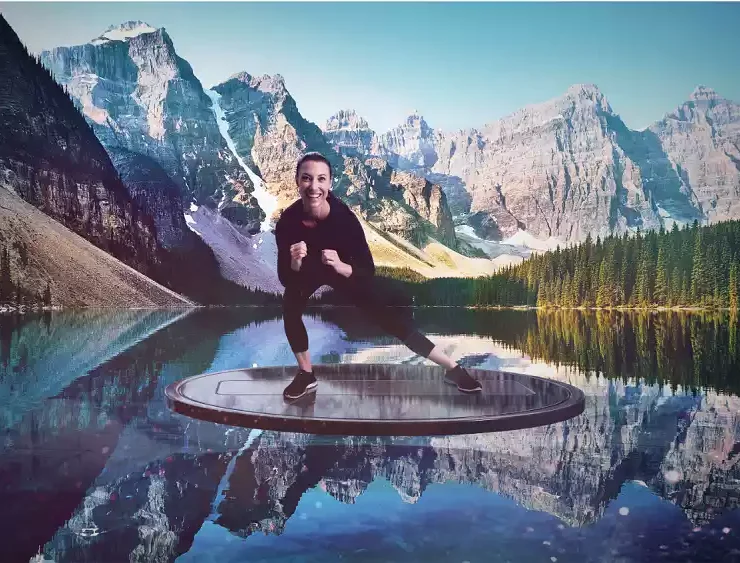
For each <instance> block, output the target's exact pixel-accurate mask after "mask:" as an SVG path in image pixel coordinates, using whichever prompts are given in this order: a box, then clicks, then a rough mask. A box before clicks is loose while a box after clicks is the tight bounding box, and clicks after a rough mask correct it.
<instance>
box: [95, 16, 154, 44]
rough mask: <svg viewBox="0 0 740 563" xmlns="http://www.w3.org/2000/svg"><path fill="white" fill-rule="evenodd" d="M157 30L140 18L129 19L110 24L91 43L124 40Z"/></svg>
mask: <svg viewBox="0 0 740 563" xmlns="http://www.w3.org/2000/svg"><path fill="white" fill-rule="evenodd" d="M156 31H158V30H157V28H156V27H154V26H151V25H149V24H148V23H146V22H143V21H140V20H129V21H126V22H123V23H121V24H118V25H112V26H110V27H109V28H108V29H106V30H105V31H104V32H103V33H101V34H100V35H99V36H98V37H96V38H95V39H93V40H92V41H91V43H92V44H93V45H99V44H101V43H107V42H109V41H126V40H128V39H131V38H132V37H137V36H139V35H141V34H143V33H154V32H156Z"/></svg>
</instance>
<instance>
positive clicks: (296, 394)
mask: <svg viewBox="0 0 740 563" xmlns="http://www.w3.org/2000/svg"><path fill="white" fill-rule="evenodd" d="M318 385H319V384H318V382H317V381H316V378H315V377H314V375H313V372H312V371H304V370H302V369H299V370H298V373H297V374H296V376H295V377H294V378H293V381H292V382H291V384H290V385H288V386H287V387H286V388H285V390H284V391H283V397H285V398H286V399H289V400H291V401H292V400H293V399H299V398H300V397H303V396H304V395H305V394H306V393H309V392H310V391H314V390H315V389H316V387H318Z"/></svg>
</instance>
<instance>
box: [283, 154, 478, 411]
mask: <svg viewBox="0 0 740 563" xmlns="http://www.w3.org/2000/svg"><path fill="white" fill-rule="evenodd" d="M331 183H332V169H331V164H330V163H329V161H328V160H327V159H326V158H324V156H322V155H321V154H319V153H308V154H306V155H305V156H304V157H303V158H301V160H300V161H299V162H298V165H297V166H296V185H297V186H298V192H299V195H300V199H299V200H297V201H295V202H294V203H293V204H291V205H290V206H289V207H288V208H286V209H285V210H284V211H283V213H282V214H281V216H280V219H279V220H278V222H277V224H276V225H275V238H276V242H277V248H278V278H279V280H280V283H281V284H282V285H283V286H284V287H285V292H284V294H283V322H284V326H285V334H286V336H287V337H288V342H289V343H290V347H291V350H293V353H294V354H295V357H296V359H297V361H298V367H299V370H298V373H297V374H296V376H295V378H294V379H293V382H292V383H291V384H290V385H288V386H287V387H286V388H285V391H284V393H283V394H284V396H285V398H286V399H289V400H293V399H297V398H299V397H302V396H303V395H305V394H306V393H308V392H310V391H313V390H315V389H316V387H317V385H318V384H317V381H316V378H315V376H314V374H313V370H312V368H311V358H310V354H309V350H308V334H307V333H306V327H305V325H304V324H303V320H302V315H303V312H304V310H305V308H306V305H307V304H308V299H309V298H310V297H311V295H313V293H314V292H315V291H316V290H317V289H318V288H319V287H321V286H322V285H329V286H331V287H332V288H334V289H335V290H336V291H338V292H341V293H343V294H345V295H346V296H348V297H349V298H350V299H351V301H352V302H353V303H354V304H355V305H356V306H357V307H359V308H360V309H361V310H362V311H363V312H365V314H367V315H368V316H369V318H370V319H372V320H373V321H374V322H375V323H376V324H378V325H379V326H380V327H381V328H382V329H384V330H385V331H386V332H388V333H389V334H392V335H394V336H396V337H397V338H399V339H400V340H401V341H402V342H403V343H404V344H405V345H406V346H407V347H408V348H409V349H411V350H412V351H413V352H415V353H417V354H419V355H420V356H422V357H425V358H429V359H430V360H432V361H433V362H435V363H436V364H438V365H440V366H442V367H445V368H447V372H446V374H445V378H444V379H445V381H446V382H447V383H450V384H452V385H457V387H458V389H459V390H460V391H463V392H465V393H475V392H479V391H481V390H482V387H481V384H480V383H479V382H478V381H476V380H475V379H473V378H472V377H471V376H470V374H468V372H467V371H465V369H464V368H463V367H462V366H460V365H458V364H457V363H455V362H453V361H452V360H451V359H450V358H449V357H448V356H447V355H445V354H444V352H442V350H440V349H439V348H438V347H436V346H435V345H434V344H433V343H432V342H431V341H430V340H429V339H428V338H427V337H426V336H424V335H423V334H422V333H420V332H419V331H418V330H417V329H416V328H415V327H414V325H413V321H412V320H411V318H410V316H409V315H406V314H404V313H402V312H401V311H399V310H398V309H394V308H392V307H389V306H387V305H386V304H385V303H384V301H383V299H382V295H381V294H380V291H379V287H378V285H377V284H376V283H375V280H374V275H375V264H374V262H373V257H372V254H371V253H370V248H369V247H368V244H367V240H366V239H365V233H364V232H363V230H362V226H361V225H360V222H359V221H358V220H357V217H356V216H355V215H354V213H353V212H352V210H351V209H350V208H349V207H348V206H347V205H346V204H345V203H344V202H342V201H341V200H339V199H338V198H337V197H335V196H334V195H333V194H332V193H331Z"/></svg>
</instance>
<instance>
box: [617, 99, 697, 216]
mask: <svg viewBox="0 0 740 563" xmlns="http://www.w3.org/2000/svg"><path fill="white" fill-rule="evenodd" d="M604 118H605V119H606V122H607V124H608V126H609V127H610V128H611V129H612V130H613V131H614V132H615V133H616V142H617V145H618V146H619V147H620V148H621V149H622V150H623V151H624V153H625V155H626V156H627V157H628V158H629V159H630V160H632V162H634V163H635V164H636V165H637V167H638V168H639V170H640V176H641V178H642V185H643V189H644V190H645V193H646V195H647V196H648V197H649V198H650V200H651V203H652V207H653V211H655V212H656V213H657V212H658V210H657V208H656V206H660V207H661V208H662V209H664V210H665V211H666V212H667V213H668V214H669V215H670V217H672V218H676V219H679V220H682V221H685V222H691V221H693V220H694V219H697V220H701V219H702V214H701V209H700V208H699V207H697V206H698V205H699V204H698V203H695V202H693V201H692V198H691V196H692V192H691V184H690V183H689V179H688V176H687V175H686V174H685V172H683V171H682V170H681V167H680V166H678V165H677V166H678V171H677V170H676V169H674V168H673V165H672V163H671V161H670V159H669V158H668V155H667V154H666V152H665V151H664V150H663V146H662V144H661V142H660V139H659V138H658V136H657V135H656V134H655V133H654V132H652V131H650V130H649V129H646V130H644V131H632V130H630V129H629V128H627V126H626V125H625V124H624V122H623V121H622V120H621V119H620V118H619V117H617V116H615V115H613V114H610V113H606V114H604ZM615 156H616V155H615ZM617 163H618V159H617V158H616V157H615V164H617ZM615 180H616V182H617V188H618V192H617V193H618V194H619V208H620V210H621V211H622V212H623V214H624V215H625V217H627V218H628V219H630V217H632V220H631V221H629V226H630V227H636V226H641V219H640V218H639V217H640V216H639V213H638V212H637V211H636V210H627V209H626V208H625V207H624V206H625V205H626V203H627V202H626V199H625V198H626V191H625V190H624V188H623V187H622V182H621V173H617V174H616V178H615Z"/></svg>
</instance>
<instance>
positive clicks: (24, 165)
mask: <svg viewBox="0 0 740 563" xmlns="http://www.w3.org/2000/svg"><path fill="white" fill-rule="evenodd" d="M0 74H1V75H2V76H3V80H2V81H0V179H1V180H2V182H3V185H4V186H5V189H10V190H12V191H13V192H14V193H16V194H17V195H19V196H20V197H22V198H23V199H24V200H25V201H27V202H28V203H30V204H31V205H33V206H35V207H36V208H38V209H39V210H41V211H42V212H43V213H45V214H46V215H48V216H50V217H53V218H54V219H56V220H58V221H60V222H61V223H63V224H64V225H66V226H67V227H69V229H71V230H72V231H74V232H75V233H77V234H79V235H80V236H82V237H84V238H85V239H87V240H88V241H90V242H91V243H92V244H94V245H95V246H97V247H99V248H102V249H103V250H105V251H106V252H108V253H110V254H111V255H113V256H115V257H117V258H118V259H120V260H121V261H123V262H124V263H126V264H128V265H129V266H131V267H133V268H135V269H137V270H139V271H141V272H143V273H145V274H148V273H150V272H151V271H152V270H153V269H154V268H155V267H156V263H157V259H158V256H157V241H156V238H155V237H156V234H155V233H156V228H155V225H154V223H153V221H152V219H151V217H150V216H148V215H147V214H146V213H145V212H144V211H142V210H141V209H140V208H139V207H138V206H137V205H136V204H135V202H134V201H133V200H132V198H131V197H130V195H129V194H128V192H127V190H126V188H125V187H124V185H123V184H122V183H121V181H120V179H119V177H118V175H117V173H116V170H115V168H114V167H113V164H112V163H111V161H110V158H109V156H108V154H107V153H106V152H105V150H104V149H103V147H102V146H101V145H100V143H99V142H98V140H97V139H96V138H95V135H94V133H93V132H92V130H91V129H90V128H89V127H88V125H87V123H86V122H85V120H84V119H83V117H82V116H81V115H80V113H79V112H78V111H77V110H76V108H75V106H74V104H73V103H72V101H71V100H70V98H69V97H68V96H67V95H66V94H65V92H64V91H63V90H62V88H61V87H60V86H59V85H58V84H56V83H55V82H54V80H53V79H52V78H51V76H49V74H48V72H46V71H45V70H44V68H43V67H42V66H41V65H40V64H39V63H38V62H37V61H35V60H34V59H33V58H32V57H31V56H30V55H29V54H28V52H27V50H26V49H25V47H24V46H23V45H22V44H21V42H20V40H19V39H18V37H17V36H16V34H15V32H14V31H13V30H12V28H11V27H10V26H9V25H8V23H7V22H6V21H5V19H3V18H2V17H0Z"/></svg>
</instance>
